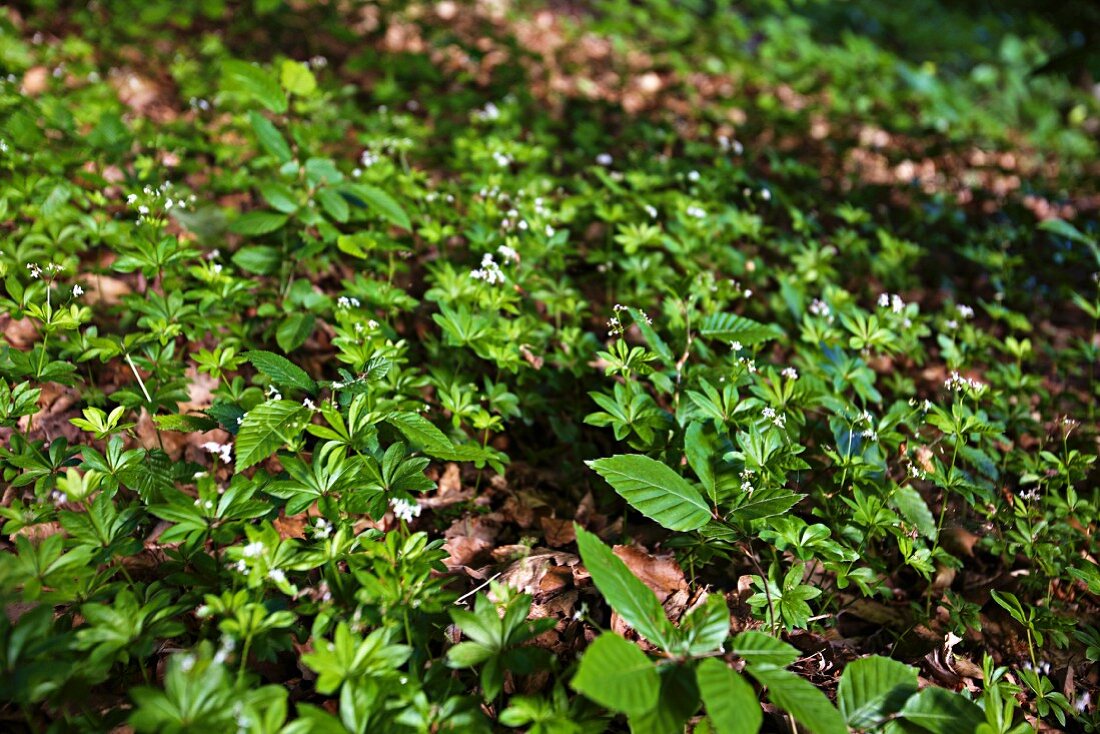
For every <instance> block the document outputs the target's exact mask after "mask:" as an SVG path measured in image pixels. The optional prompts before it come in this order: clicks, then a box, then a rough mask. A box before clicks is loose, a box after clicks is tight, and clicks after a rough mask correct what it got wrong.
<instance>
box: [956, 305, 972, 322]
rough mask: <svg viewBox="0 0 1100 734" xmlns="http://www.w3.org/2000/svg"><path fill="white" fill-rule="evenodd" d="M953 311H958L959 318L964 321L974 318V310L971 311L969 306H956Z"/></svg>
mask: <svg viewBox="0 0 1100 734" xmlns="http://www.w3.org/2000/svg"><path fill="white" fill-rule="evenodd" d="M955 310H956V311H958V312H959V316H962V317H963V318H964V319H972V318H974V309H972V308H971V307H970V306H967V305H964V304H961V303H960V304H959V305H958V306H955Z"/></svg>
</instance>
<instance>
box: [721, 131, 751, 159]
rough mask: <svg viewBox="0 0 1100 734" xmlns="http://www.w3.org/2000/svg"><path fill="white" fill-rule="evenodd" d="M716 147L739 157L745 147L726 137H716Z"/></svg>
mask: <svg viewBox="0 0 1100 734" xmlns="http://www.w3.org/2000/svg"><path fill="white" fill-rule="evenodd" d="M718 147H719V148H721V149H722V150H723V151H725V152H731V151H732V152H733V154H734V155H741V154H742V153H744V152H745V146H743V145H741V143H740V141H738V140H731V139H730V138H729V136H728V135H719V136H718Z"/></svg>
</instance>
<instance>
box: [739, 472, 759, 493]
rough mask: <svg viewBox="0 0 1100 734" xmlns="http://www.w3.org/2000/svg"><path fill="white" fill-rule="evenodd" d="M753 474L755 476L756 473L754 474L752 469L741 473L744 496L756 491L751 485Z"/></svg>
mask: <svg viewBox="0 0 1100 734" xmlns="http://www.w3.org/2000/svg"><path fill="white" fill-rule="evenodd" d="M754 474H756V472H754V471H753V470H752V469H745V470H744V471H743V472H741V491H742V492H744V493H746V494H752V492H753V490H754V489H756V487H754V486H753V485H752V478H753V475H754Z"/></svg>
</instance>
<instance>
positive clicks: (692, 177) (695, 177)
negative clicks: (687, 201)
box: [687, 171, 700, 183]
mask: <svg viewBox="0 0 1100 734" xmlns="http://www.w3.org/2000/svg"><path fill="white" fill-rule="evenodd" d="M687 178H688V181H691V182H692V183H697V182H698V181H699V178H700V176H699V172H698V171H688V176H687Z"/></svg>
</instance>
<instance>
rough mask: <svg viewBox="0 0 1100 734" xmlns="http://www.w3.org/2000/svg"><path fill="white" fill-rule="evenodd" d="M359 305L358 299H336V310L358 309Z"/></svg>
mask: <svg viewBox="0 0 1100 734" xmlns="http://www.w3.org/2000/svg"><path fill="white" fill-rule="evenodd" d="M361 305H362V304H361V303H360V302H359V299H358V298H353V297H349V296H340V297H339V298H337V299H336V307H337V308H359V306H361Z"/></svg>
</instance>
